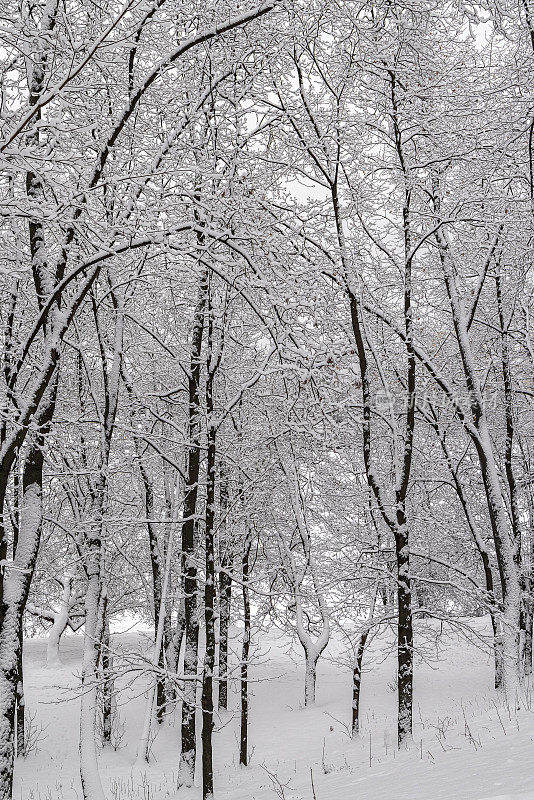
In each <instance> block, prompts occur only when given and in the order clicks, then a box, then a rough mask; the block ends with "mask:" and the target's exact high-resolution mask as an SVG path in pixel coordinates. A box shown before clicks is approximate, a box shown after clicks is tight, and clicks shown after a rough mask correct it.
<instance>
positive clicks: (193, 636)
mask: <svg viewBox="0 0 534 800" xmlns="http://www.w3.org/2000/svg"><path fill="white" fill-rule="evenodd" d="M207 281H208V279H207V273H206V272H204V273H203V274H202V276H201V280H200V286H199V296H198V302H197V306H196V309H195V316H194V320H193V334H192V343H191V369H190V373H189V381H188V383H189V423H188V425H189V430H188V439H189V447H188V450H187V465H186V467H187V470H186V471H187V483H186V487H185V497H184V523H183V525H182V576H183V583H184V602H185V652H184V676H185V678H186V680H185V685H184V697H183V702H182V750H181V753H180V764H179V767H178V786H189V787H190V786H193V783H194V780H195V761H196V750H197V746H196V728H195V717H196V696H197V684H196V677H197V668H198V608H197V606H198V598H197V568H196V566H195V561H194V555H195V530H196V524H195V517H196V509H197V495H198V480H199V475H200V424H201V423H200V411H201V404H200V369H201V365H200V356H201V352H202V338H203V334H204V311H205V307H206V294H207V286H208V282H207Z"/></svg>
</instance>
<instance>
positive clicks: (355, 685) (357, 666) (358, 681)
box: [352, 632, 368, 737]
mask: <svg viewBox="0 0 534 800" xmlns="http://www.w3.org/2000/svg"><path fill="white" fill-rule="evenodd" d="M367 636H368V632H365V633H362V635H361V636H360V639H359V642H358V647H357V649H356V658H355V659H354V667H353V670H352V736H353V737H355V736H358V734H359V732H360V690H361V686H362V662H363V653H364V650H365V643H366V641H367Z"/></svg>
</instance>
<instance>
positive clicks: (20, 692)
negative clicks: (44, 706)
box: [15, 616, 26, 756]
mask: <svg viewBox="0 0 534 800" xmlns="http://www.w3.org/2000/svg"><path fill="white" fill-rule="evenodd" d="M22 647H23V632H22V616H21V618H20V620H19V652H18V664H17V672H18V674H17V710H16V720H15V725H16V732H15V733H16V737H17V756H21V755H22V754H23V753H24V745H25V741H26V723H25V719H24V713H25V710H26V703H25V700H24V670H23V666H22V652H23V650H22Z"/></svg>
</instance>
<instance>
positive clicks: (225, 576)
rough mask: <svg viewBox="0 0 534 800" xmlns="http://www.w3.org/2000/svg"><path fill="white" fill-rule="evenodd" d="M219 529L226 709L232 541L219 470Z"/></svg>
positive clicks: (223, 702) (224, 705)
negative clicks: (221, 551)
mask: <svg viewBox="0 0 534 800" xmlns="http://www.w3.org/2000/svg"><path fill="white" fill-rule="evenodd" d="M220 495H221V530H222V531H224V533H225V534H226V535H225V536H222V537H221V543H220V546H221V547H222V548H223V557H222V559H221V572H220V574H219V700H218V703H219V709H225V710H227V709H228V630H229V627H230V610H231V603H232V574H231V570H232V565H233V552H232V542H231V541H230V538H229V537H228V535H227V533H228V524H227V519H226V517H227V514H228V482H227V480H226V476H225V475H224V474H223V472H222V470H221V488H220Z"/></svg>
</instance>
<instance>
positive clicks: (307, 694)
mask: <svg viewBox="0 0 534 800" xmlns="http://www.w3.org/2000/svg"><path fill="white" fill-rule="evenodd" d="M318 659H319V655H318V654H317V653H309V652H307V653H306V667H305V675H304V705H305V706H306V707H307V706H312V705H314V703H315V685H316V683H317V661H318Z"/></svg>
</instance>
